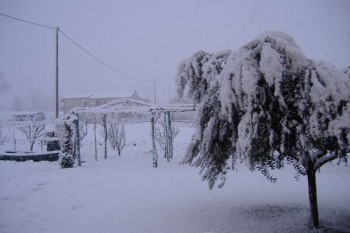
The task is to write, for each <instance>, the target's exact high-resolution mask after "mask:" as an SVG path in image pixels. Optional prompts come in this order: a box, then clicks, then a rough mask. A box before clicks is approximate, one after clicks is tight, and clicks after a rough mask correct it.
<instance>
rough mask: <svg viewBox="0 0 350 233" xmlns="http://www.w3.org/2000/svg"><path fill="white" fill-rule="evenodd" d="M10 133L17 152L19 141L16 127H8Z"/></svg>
mask: <svg viewBox="0 0 350 233" xmlns="http://www.w3.org/2000/svg"><path fill="white" fill-rule="evenodd" d="M7 129H8V132H9V134H10V137H11V139H12V140H13V150H16V149H17V147H16V146H17V139H16V136H15V130H16V128H15V127H10V126H9V127H8V128H7Z"/></svg>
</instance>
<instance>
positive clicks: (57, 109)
mask: <svg viewBox="0 0 350 233" xmlns="http://www.w3.org/2000/svg"><path fill="white" fill-rule="evenodd" d="M59 30H60V28H59V27H56V118H58V117H59V106H58V31H59Z"/></svg>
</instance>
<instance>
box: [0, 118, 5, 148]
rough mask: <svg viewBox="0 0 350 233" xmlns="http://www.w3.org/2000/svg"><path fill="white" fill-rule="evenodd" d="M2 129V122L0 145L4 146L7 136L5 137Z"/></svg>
mask: <svg viewBox="0 0 350 233" xmlns="http://www.w3.org/2000/svg"><path fill="white" fill-rule="evenodd" d="M2 128H3V127H2V123H1V122H0V145H3V144H4V142H5V141H6V135H4V132H3V130H2Z"/></svg>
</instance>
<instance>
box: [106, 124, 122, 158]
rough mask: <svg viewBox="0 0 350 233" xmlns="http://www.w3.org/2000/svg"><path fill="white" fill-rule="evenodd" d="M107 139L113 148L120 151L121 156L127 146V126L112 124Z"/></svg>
mask: <svg viewBox="0 0 350 233" xmlns="http://www.w3.org/2000/svg"><path fill="white" fill-rule="evenodd" d="M107 137H108V141H109V144H110V145H111V147H112V148H113V149H114V150H116V151H118V155H119V156H120V155H121V153H122V151H123V149H124V146H125V125H124V124H122V125H119V124H117V123H111V124H109V126H108V132H107Z"/></svg>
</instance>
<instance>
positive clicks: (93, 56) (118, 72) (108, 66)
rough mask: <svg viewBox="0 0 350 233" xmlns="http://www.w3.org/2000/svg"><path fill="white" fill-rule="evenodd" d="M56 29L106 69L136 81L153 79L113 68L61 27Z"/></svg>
mask: <svg viewBox="0 0 350 233" xmlns="http://www.w3.org/2000/svg"><path fill="white" fill-rule="evenodd" d="M58 31H59V32H60V33H62V35H64V36H65V37H66V38H67V39H68V40H70V41H71V42H72V43H73V44H75V45H76V46H78V47H79V48H80V49H81V50H83V51H84V52H85V53H86V54H88V55H89V56H90V57H92V58H93V59H95V60H96V61H98V62H100V63H101V64H102V65H104V66H105V67H107V68H108V69H110V70H112V71H114V72H115V73H117V74H120V75H122V76H124V77H126V78H129V79H133V80H137V81H141V82H149V81H153V79H139V78H135V77H133V76H131V75H127V74H125V73H123V72H121V71H119V70H117V69H115V68H113V67H112V66H110V65H108V64H106V63H105V62H103V61H102V60H101V59H99V58H97V57H96V56H95V55H93V54H92V53H90V52H89V51H87V50H86V49H84V48H83V47H82V46H81V45H80V44H78V43H77V42H76V41H74V40H73V39H72V38H70V37H69V36H68V35H67V34H65V33H64V32H63V31H62V30H61V29H58Z"/></svg>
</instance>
